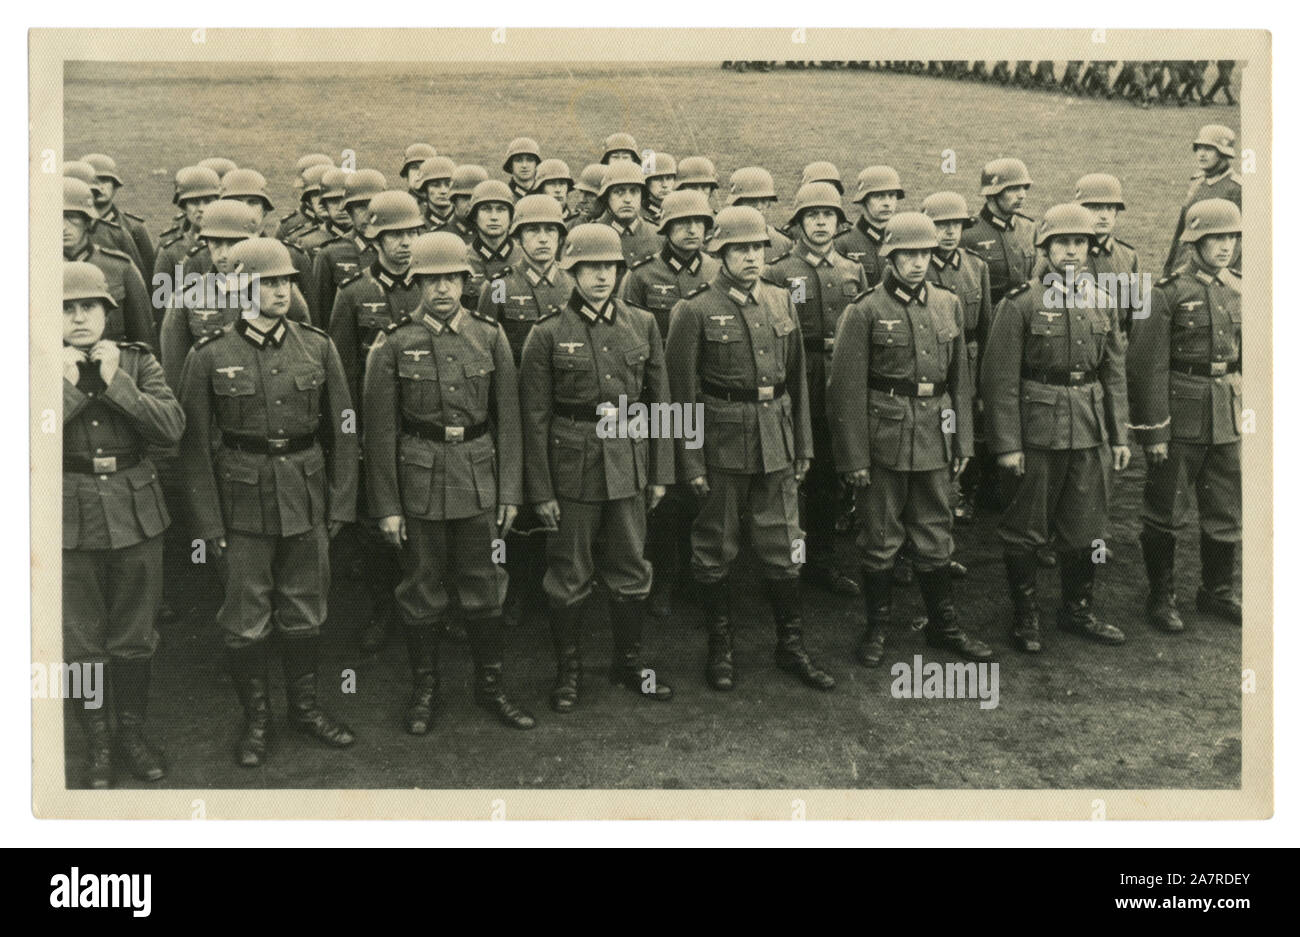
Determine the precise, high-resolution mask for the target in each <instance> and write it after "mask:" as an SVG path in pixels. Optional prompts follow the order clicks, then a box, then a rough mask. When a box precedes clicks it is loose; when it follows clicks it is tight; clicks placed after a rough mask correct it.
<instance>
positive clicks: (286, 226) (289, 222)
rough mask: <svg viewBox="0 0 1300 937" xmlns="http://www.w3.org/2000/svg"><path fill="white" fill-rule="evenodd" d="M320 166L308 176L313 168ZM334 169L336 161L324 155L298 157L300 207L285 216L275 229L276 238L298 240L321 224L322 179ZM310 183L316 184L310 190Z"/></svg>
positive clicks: (297, 186)
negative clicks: (327, 171) (328, 171)
mask: <svg viewBox="0 0 1300 937" xmlns="http://www.w3.org/2000/svg"><path fill="white" fill-rule="evenodd" d="M314 166H319V167H320V168H319V169H315V170H314V171H312V172H311V173H310V177H309V174H308V170H312V167H314ZM333 168H334V160H333V159H331V158H330V157H328V156H326V155H325V154H324V153H308V154H307V155H306V156H300V157H298V163H297V172H298V176H297V178H296V179H294V181H293V186H294V188H295V189H297V190H298V207H297V208H295V209H294V210H293V211H292V212H291V213H290V214H288V215H285V216H284V220H283V221H281V222H280V226H279V227H278V228H276V229H275V236H276V237H277V238H278V239H279V240H281V241H290V240H296V238H295V235H297V234H305V233H306V232H307V231H309V230H311V229H312V228H314V227H316V226H317V225H318V224H320V220H321V219H320V178H321V176H323V175H324V174H325V170H327V169H333ZM309 183H315V185H314V187H312V188H309V187H308V184H309Z"/></svg>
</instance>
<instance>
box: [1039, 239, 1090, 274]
mask: <svg viewBox="0 0 1300 937" xmlns="http://www.w3.org/2000/svg"><path fill="white" fill-rule="evenodd" d="M1089 243H1090V242H1089V240H1088V239H1087V238H1086V237H1084V236H1083V235H1081V234H1059V235H1057V236H1056V237H1054V238H1052V239H1051V240H1049V241H1048V242H1047V262H1048V263H1050V264H1051V265H1052V266H1053V267H1055V268H1056V269H1057V270H1064V269H1065V268H1066V267H1077V266H1079V265H1080V264H1081V263H1083V261H1084V258H1085V257H1087V256H1088V245H1089Z"/></svg>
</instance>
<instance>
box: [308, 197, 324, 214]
mask: <svg viewBox="0 0 1300 937" xmlns="http://www.w3.org/2000/svg"><path fill="white" fill-rule="evenodd" d="M307 210H308V211H309V212H311V213H312V214H313V215H315V216H316V217H317V218H319V217H320V216H321V215H322V214H323V213H324V210H323V208H322V206H321V203H320V193H319V192H312V193H310V194H309V195H308V196H307Z"/></svg>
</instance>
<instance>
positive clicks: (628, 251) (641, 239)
mask: <svg viewBox="0 0 1300 937" xmlns="http://www.w3.org/2000/svg"><path fill="white" fill-rule="evenodd" d="M599 223H601V224H607V225H609V226H610V227H611V228H613V229H614V230H615V231H617V232H618V239H619V241H620V242H621V243H622V245H623V260H624V262H625V263H626V264H627V266H628V267H629V268H631V267H633V266H636V265H638V264H641V263H643V262H645V261H646V260H649V259H650V258H651V257H653V256H654V255H655V254H657V253H659V251H660V250H662V249H663V246H664V240H665V239H664V237H663V235H661V234H659V233H658V232H656V231H655V229H654V227H653V226H652V225H651V224H650V222H648V221H646V220H645V219H644V218H643V217H641V215H639V214H638V215H637V216H636V217H635V218H633V219H632V221H631V222H630V223H629V224H624V223H623V222H622V221H620V220H619V219H618V218H616V217H614V215H613V214H611V213H610V212H605V214H603V215H602V216H601V217H600V218H599Z"/></svg>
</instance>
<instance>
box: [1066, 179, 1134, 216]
mask: <svg viewBox="0 0 1300 937" xmlns="http://www.w3.org/2000/svg"><path fill="white" fill-rule="evenodd" d="M1074 200H1075V201H1076V202H1078V203H1079V204H1080V205H1118V206H1119V207H1120V208H1123V207H1124V190H1123V189H1122V188H1120V184H1119V180H1118V179H1116V178H1115V177H1114V176H1108V175H1106V173H1104V172H1094V173H1090V174H1089V175H1086V176H1084V177H1083V178H1082V179H1080V180H1079V181H1078V182H1076V183H1075V184H1074Z"/></svg>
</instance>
